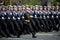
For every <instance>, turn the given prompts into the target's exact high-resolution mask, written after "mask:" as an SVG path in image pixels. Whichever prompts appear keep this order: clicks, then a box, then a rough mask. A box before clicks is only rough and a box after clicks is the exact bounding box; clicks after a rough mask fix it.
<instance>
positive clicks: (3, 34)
mask: <svg viewBox="0 0 60 40" xmlns="http://www.w3.org/2000/svg"><path fill="white" fill-rule="evenodd" d="M1 11H2V6H0V36H1V37H7V35H6V34H5V33H4V32H3V30H2V29H1V27H2V26H1Z"/></svg>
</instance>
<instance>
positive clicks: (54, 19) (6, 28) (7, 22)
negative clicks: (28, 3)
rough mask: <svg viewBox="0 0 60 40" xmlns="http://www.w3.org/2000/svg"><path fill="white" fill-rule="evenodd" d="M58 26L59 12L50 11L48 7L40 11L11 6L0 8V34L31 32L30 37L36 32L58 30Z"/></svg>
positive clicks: (6, 35)
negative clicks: (6, 8)
mask: <svg viewBox="0 0 60 40" xmlns="http://www.w3.org/2000/svg"><path fill="white" fill-rule="evenodd" d="M59 28H60V12H59V11H54V8H53V10H52V11H51V10H50V9H49V10H47V9H46V8H44V10H43V9H42V8H41V9H40V11H38V10H33V11H30V10H29V9H27V10H26V11H22V10H21V8H20V7H19V8H18V11H17V9H16V7H14V11H13V8H12V7H11V8H10V9H8V10H5V8H2V11H1V10H0V36H2V37H11V36H12V35H14V36H17V37H19V36H20V35H22V34H30V33H32V37H33V38H36V36H35V33H36V32H40V31H41V32H50V31H59Z"/></svg>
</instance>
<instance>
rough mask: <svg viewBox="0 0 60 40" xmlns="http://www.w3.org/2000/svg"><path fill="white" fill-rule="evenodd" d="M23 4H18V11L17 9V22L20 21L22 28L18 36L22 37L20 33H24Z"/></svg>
mask: <svg viewBox="0 0 60 40" xmlns="http://www.w3.org/2000/svg"><path fill="white" fill-rule="evenodd" d="M21 7H22V6H18V9H17V10H18V11H17V22H18V25H19V26H20V30H19V32H18V35H17V38H19V37H20V35H22V34H24V32H23V22H22V20H21V18H22V9H21Z"/></svg>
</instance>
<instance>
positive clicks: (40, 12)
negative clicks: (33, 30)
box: [39, 6, 45, 32]
mask: <svg viewBox="0 0 60 40" xmlns="http://www.w3.org/2000/svg"><path fill="white" fill-rule="evenodd" d="M39 14H40V18H39V22H40V25H41V26H40V27H41V32H43V31H44V30H45V29H44V28H43V27H44V21H43V6H39Z"/></svg>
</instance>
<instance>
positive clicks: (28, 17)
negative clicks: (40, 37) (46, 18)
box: [24, 10, 36, 38]
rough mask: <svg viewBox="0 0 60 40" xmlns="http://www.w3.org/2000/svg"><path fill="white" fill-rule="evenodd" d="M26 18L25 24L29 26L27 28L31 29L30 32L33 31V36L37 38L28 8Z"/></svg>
mask: <svg viewBox="0 0 60 40" xmlns="http://www.w3.org/2000/svg"><path fill="white" fill-rule="evenodd" d="M24 18H25V22H24V24H25V25H26V26H25V27H26V28H27V30H30V32H31V33H32V37H33V38H36V36H35V32H34V30H33V29H32V26H31V23H30V14H29V11H28V10H27V13H25V14H24ZM27 26H28V27H27Z"/></svg>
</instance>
